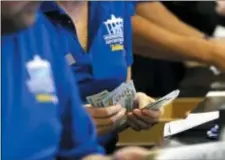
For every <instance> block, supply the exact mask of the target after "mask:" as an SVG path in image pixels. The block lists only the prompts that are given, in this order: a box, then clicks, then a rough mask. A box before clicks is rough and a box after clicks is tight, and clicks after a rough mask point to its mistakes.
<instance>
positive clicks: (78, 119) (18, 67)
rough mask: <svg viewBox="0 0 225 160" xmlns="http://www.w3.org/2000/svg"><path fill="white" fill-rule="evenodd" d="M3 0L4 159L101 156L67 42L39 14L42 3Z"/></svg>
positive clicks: (45, 159)
mask: <svg viewBox="0 0 225 160" xmlns="http://www.w3.org/2000/svg"><path fill="white" fill-rule="evenodd" d="M1 3H2V11H1V13H2V36H1V38H2V41H1V46H2V53H1V57H2V90H1V91H2V159H3V160H31V159H32V160H51V159H54V158H55V157H56V156H58V157H61V158H74V159H81V158H84V157H86V156H89V155H93V154H102V153H103V149H102V148H101V147H100V146H98V144H97V142H96V136H95V129H94V126H93V124H92V122H91V119H90V118H89V116H88V113H87V112H86V110H85V109H84V108H83V107H82V106H81V103H80V99H79V95H78V92H77V86H76V83H74V79H73V76H72V74H71V72H70V70H69V68H68V65H67V63H66V62H65V60H64V57H63V55H64V54H65V53H66V52H67V50H66V47H65V46H64V45H63V43H64V42H63V41H62V39H61V38H60V37H59V35H58V34H56V33H57V32H55V28H54V26H53V25H52V24H51V23H50V22H49V21H48V20H47V19H46V18H45V17H44V16H43V15H42V14H36V12H37V10H38V8H39V2H27V1H24V2H23V1H21V2H16V1H15V2H8V1H5V2H1ZM35 19H37V20H36V21H35ZM27 27H28V28H27ZM60 137H62V138H60Z"/></svg>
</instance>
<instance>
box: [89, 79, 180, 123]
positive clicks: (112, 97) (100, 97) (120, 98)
mask: <svg viewBox="0 0 225 160" xmlns="http://www.w3.org/2000/svg"><path fill="white" fill-rule="evenodd" d="M179 93H180V91H179V90H174V91H172V92H171V93H169V94H167V95H166V96H164V97H162V98H160V99H158V100H156V101H155V102H153V103H149V104H148V105H146V106H145V107H143V108H142V109H146V108H147V109H150V110H157V109H162V108H163V107H165V106H166V105H168V104H169V103H171V102H172V101H174V100H175V99H176V98H177V97H178V95H179ZM135 96H136V89H135V86H134V83H133V81H132V80H131V81H129V82H125V83H122V84H121V85H120V86H118V87H117V88H115V89H114V90H113V91H112V92H109V91H107V90H104V91H102V92H100V93H97V94H95V95H92V96H88V97H87V101H88V103H89V104H91V106H92V107H107V106H112V105H117V104H120V105H121V106H122V107H125V108H126V110H127V112H130V111H132V110H133V109H134V100H135ZM124 122H125V120H124V121H123V123H124ZM123 123H122V124H123ZM120 124H121V123H120ZM122 124H121V125H122Z"/></svg>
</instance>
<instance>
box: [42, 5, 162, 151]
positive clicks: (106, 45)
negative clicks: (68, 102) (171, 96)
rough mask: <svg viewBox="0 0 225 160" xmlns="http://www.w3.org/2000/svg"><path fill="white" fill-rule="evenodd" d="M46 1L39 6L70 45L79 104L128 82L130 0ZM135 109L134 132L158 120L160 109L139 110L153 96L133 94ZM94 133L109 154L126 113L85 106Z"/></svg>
mask: <svg viewBox="0 0 225 160" xmlns="http://www.w3.org/2000/svg"><path fill="white" fill-rule="evenodd" d="M74 3H75V2H71V1H68V2H65V1H57V3H55V2H44V3H43V5H42V10H43V11H44V12H45V13H46V15H48V16H49V18H50V20H51V21H52V22H53V23H54V24H55V26H57V28H58V29H59V32H60V33H62V35H64V37H65V41H67V42H68V45H69V46H71V52H70V53H68V54H66V57H67V59H68V61H69V63H70V66H71V68H72V70H73V72H74V75H75V76H76V78H77V82H78V86H79V90H80V93H81V97H82V100H83V103H84V104H86V97H87V96H90V95H93V94H96V93H99V92H101V91H103V90H108V91H112V90H113V89H115V88H116V87H117V86H119V85H120V84H121V83H123V82H125V81H126V80H130V79H131V76H130V70H131V69H130V68H131V65H132V62H133V57H132V54H133V53H132V26H131V16H132V15H133V10H131V9H130V8H131V7H130V6H129V5H130V2H115V1H107V2H102V1H101V2H100V1H99V2H92V1H89V2H86V1H82V2H79V5H76V6H75V4H74ZM136 98H137V102H138V103H137V104H139V105H137V109H135V110H134V111H133V112H130V113H128V123H129V125H130V126H131V127H132V128H133V129H135V130H142V129H149V128H151V125H152V124H153V123H156V122H157V120H158V118H159V115H160V112H159V111H157V110H156V111H149V110H142V111H141V110H139V109H138V107H139V106H141V104H143V102H145V103H149V102H151V101H152V99H151V98H150V97H148V96H146V95H145V94H143V93H138V94H137V97H136ZM87 106H88V107H87V110H88V112H89V114H90V115H91V117H92V119H93V121H94V123H95V125H96V127H97V131H98V135H99V142H100V144H101V145H103V146H104V147H105V148H106V151H107V153H112V152H113V150H114V149H115V144H116V142H117V131H116V130H115V124H116V122H118V121H119V120H121V119H122V118H123V117H124V115H125V114H126V110H125V109H124V108H123V107H122V106H120V105H116V106H109V107H105V108H96V107H95V106H92V107H91V106H90V105H89V104H88V105H87Z"/></svg>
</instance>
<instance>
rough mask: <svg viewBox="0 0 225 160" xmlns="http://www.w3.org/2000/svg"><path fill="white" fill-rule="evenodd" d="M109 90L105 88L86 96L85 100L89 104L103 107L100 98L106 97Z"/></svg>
mask: <svg viewBox="0 0 225 160" xmlns="http://www.w3.org/2000/svg"><path fill="white" fill-rule="evenodd" d="M108 94H109V92H108V91H107V90H104V91H102V92H100V93H97V94H94V95H91V96H88V97H87V101H88V103H89V104H91V105H92V106H93V107H104V106H103V104H102V100H103V99H104V98H105V97H107V95H108Z"/></svg>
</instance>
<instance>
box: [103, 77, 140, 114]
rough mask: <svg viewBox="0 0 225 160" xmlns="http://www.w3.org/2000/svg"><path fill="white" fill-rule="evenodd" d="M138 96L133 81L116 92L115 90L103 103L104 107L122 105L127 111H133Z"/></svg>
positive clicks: (124, 84)
mask: <svg viewBox="0 0 225 160" xmlns="http://www.w3.org/2000/svg"><path fill="white" fill-rule="evenodd" d="M135 95H136V90H135V87H134V84H133V81H129V82H128V83H123V84H121V85H120V86H119V87H117V88H116V89H115V90H113V91H112V92H111V93H110V94H109V95H108V96H107V97H105V99H103V101H102V103H103V105H104V106H110V105H116V104H120V105H121V106H122V107H125V108H126V109H127V111H131V110H132V108H133V102H134V98H135Z"/></svg>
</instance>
